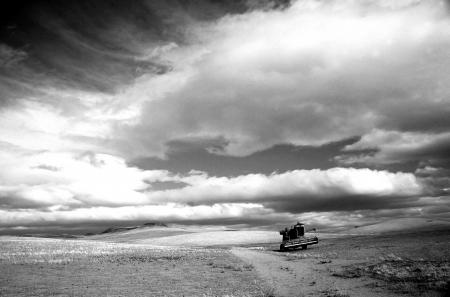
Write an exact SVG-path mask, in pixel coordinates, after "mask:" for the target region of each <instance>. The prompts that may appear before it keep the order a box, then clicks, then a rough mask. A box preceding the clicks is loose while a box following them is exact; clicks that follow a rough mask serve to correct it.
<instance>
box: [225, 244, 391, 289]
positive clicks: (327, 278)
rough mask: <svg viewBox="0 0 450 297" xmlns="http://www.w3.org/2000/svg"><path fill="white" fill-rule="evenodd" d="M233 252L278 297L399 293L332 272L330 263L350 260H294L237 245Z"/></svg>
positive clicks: (367, 281)
mask: <svg viewBox="0 0 450 297" xmlns="http://www.w3.org/2000/svg"><path fill="white" fill-rule="evenodd" d="M302 252H303V251H298V253H302ZM232 253H233V254H234V255H236V256H238V257H239V258H241V259H242V260H243V261H245V262H247V263H249V264H251V265H253V266H254V267H255V269H256V272H257V273H258V275H259V276H260V277H261V278H263V279H264V280H265V281H266V283H267V285H268V286H270V287H272V288H273V289H274V290H275V291H274V294H275V296H277V297H284V296H286V297H287V296H291V297H292V296H369V297H371V296H373V297H375V296H380V297H382V296H399V295H396V294H394V293H392V292H389V291H387V290H385V289H383V288H373V287H372V288H371V287H370V286H367V285H368V284H369V283H370V280H368V279H361V278H359V279H358V280H356V281H355V279H352V278H350V279H343V278H337V277H333V276H332V275H331V273H330V267H329V266H330V265H332V266H336V264H338V265H339V266H341V265H348V264H351V263H350V262H349V261H345V263H344V261H339V263H337V262H336V261H334V263H333V264H331V263H332V262H329V263H328V260H327V261H321V260H318V259H316V258H315V259H295V260H292V259H289V258H287V257H285V255H284V254H283V253H278V252H274V251H267V250H261V249H260V250H257V249H249V248H233V249H232ZM322 262H326V263H322ZM341 262H342V263H341ZM339 294H341V295H339Z"/></svg>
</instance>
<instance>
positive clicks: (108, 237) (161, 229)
mask: <svg viewBox="0 0 450 297" xmlns="http://www.w3.org/2000/svg"><path fill="white" fill-rule="evenodd" d="M185 233H190V231H188V230H186V229H185V228H181V227H171V226H168V225H166V224H164V223H145V224H143V225H139V226H128V227H110V228H108V229H106V230H104V231H103V232H101V233H99V234H88V235H86V236H85V237H84V239H90V240H101V241H111V242H126V243H135V242H137V241H139V240H144V239H152V238H159V237H169V236H174V235H179V234H185Z"/></svg>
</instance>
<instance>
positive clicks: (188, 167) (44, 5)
mask: <svg viewBox="0 0 450 297" xmlns="http://www.w3.org/2000/svg"><path fill="white" fill-rule="evenodd" d="M1 6H2V7H1V9H0V11H1V18H0V22H1V27H0V233H2V234H5V233H14V232H35V231H36V232H37V231H43V230H44V231H49V230H53V231H54V230H60V231H68V230H69V231H73V232H75V231H77V230H81V229H83V230H87V229H95V228H100V226H107V225H111V224H115V225H126V224H132V223H135V222H147V221H163V222H172V223H180V224H217V225H235V226H243V227H245V226H273V225H280V224H281V225H282V224H284V223H292V222H293V221H296V220H297V219H298V218H299V219H300V220H302V221H305V222H307V223H309V224H313V225H316V226H354V225H362V224H368V223H373V222H377V221H384V220H387V219H392V218H403V217H420V218H429V219H448V218H449V217H450V199H449V197H450V70H449V69H450V51H449V48H450V5H449V3H448V2H445V1H432V0H430V1H420V0H414V1H408V0H406V1H403V0H402V1H388V0H385V1H384V0H364V1H356V0H343V1H332V0H331V1H324V0H323V1H312V0H297V1H292V2H289V1H272V0H233V1H219V0H199V1H194V0H192V1H190V0H170V1H163V0H160V1H158V0H156V1H155V0H148V1H133V2H131V3H130V2H129V1H113V0H102V1H88V0H77V1H75V0H68V1H56V0H55V1H32V2H27V1H2V2H1Z"/></svg>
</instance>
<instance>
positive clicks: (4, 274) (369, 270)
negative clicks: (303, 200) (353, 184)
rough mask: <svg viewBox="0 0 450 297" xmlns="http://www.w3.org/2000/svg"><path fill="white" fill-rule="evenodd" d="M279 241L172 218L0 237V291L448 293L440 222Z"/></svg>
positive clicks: (446, 245) (447, 246) (208, 295)
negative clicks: (155, 223) (100, 230)
mask: <svg viewBox="0 0 450 297" xmlns="http://www.w3.org/2000/svg"><path fill="white" fill-rule="evenodd" d="M180 233H181V234H180ZM319 236H320V234H319ZM125 241H126V242H128V243H125ZM279 241H280V236H279V234H278V233H277V232H269V231H256V232H249V231H217V230H215V231H211V230H204V231H203V232H202V231H201V230H200V231H198V230H189V234H188V233H187V231H186V230H183V229H182V230H178V229H175V228H173V229H167V230H166V229H161V228H153V229H152V228H143V229H139V230H130V231H126V232H122V233H120V232H119V233H113V234H103V235H98V236H86V237H84V239H48V238H33V237H0V272H1V273H0V295H1V296H205V297H212V296H228V297H232V296H235V297H238V296H241V297H243V296H261V297H262V296H266V297H269V296H276V297H282V296H289V297H290V296H341V297H342V296H367V297H386V296H427V297H431V296H450V282H449V279H450V230H438V231H426V232H425V231H420V232H417V231H416V232H411V231H410V230H408V231H407V232H404V233H395V234H393V233H391V234H376V235H343V234H336V236H323V237H320V242H319V244H318V245H313V246H310V247H309V248H308V249H307V250H295V251H288V252H284V253H282V252H279V251H278V249H279Z"/></svg>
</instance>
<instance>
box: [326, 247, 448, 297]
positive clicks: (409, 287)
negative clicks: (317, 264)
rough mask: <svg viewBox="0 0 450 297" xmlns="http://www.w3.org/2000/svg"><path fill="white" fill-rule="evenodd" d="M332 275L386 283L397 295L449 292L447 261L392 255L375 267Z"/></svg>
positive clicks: (349, 268)
mask: <svg viewBox="0 0 450 297" xmlns="http://www.w3.org/2000/svg"><path fill="white" fill-rule="evenodd" d="M332 275H334V276H337V277H343V278H359V277H363V276H366V277H370V278H373V279H377V280H381V281H384V282H386V283H387V285H388V286H389V288H390V289H392V290H394V291H396V292H399V293H404V294H410V295H421V296H423V295H424V294H425V293H426V292H433V291H434V292H440V293H441V294H444V295H445V294H447V293H448V292H449V289H450V287H449V285H450V281H449V279H450V263H449V262H448V261H445V260H442V261H437V260H436V261H425V260H411V259H403V258H401V257H399V256H398V255H395V254H392V253H390V254H388V255H386V256H382V257H380V258H379V261H378V262H376V263H364V264H353V265H349V266H346V267H344V268H343V269H342V270H338V271H335V272H333V273H332Z"/></svg>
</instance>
